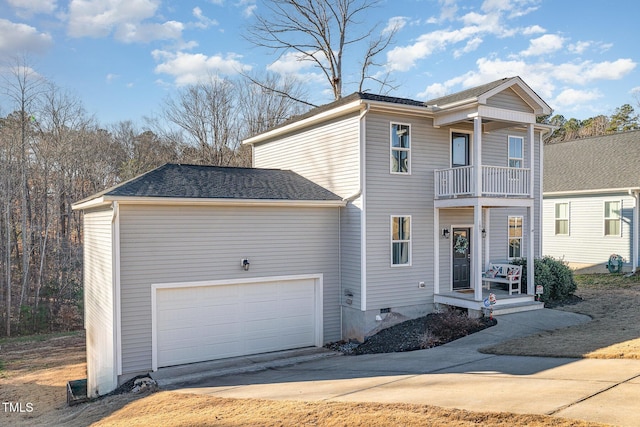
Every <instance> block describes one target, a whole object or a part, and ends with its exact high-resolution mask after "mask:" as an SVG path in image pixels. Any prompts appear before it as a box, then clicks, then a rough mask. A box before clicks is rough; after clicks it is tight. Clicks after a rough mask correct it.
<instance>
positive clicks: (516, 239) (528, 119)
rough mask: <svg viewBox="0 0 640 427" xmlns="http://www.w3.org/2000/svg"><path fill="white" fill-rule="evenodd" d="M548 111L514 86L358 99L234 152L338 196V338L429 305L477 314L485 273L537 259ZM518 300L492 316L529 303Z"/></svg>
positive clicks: (509, 82)
mask: <svg viewBox="0 0 640 427" xmlns="http://www.w3.org/2000/svg"><path fill="white" fill-rule="evenodd" d="M550 111H551V110H550V108H549V106H548V105H547V104H546V103H545V102H544V101H543V100H542V99H541V98H540V97H539V96H538V95H537V94H536V93H535V92H534V91H533V90H532V89H531V88H530V87H529V86H527V85H526V84H525V83H524V82H523V81H522V80H521V79H520V78H519V77H514V78H505V79H501V80H498V81H495V82H492V83H489V84H485V85H482V86H479V87H476V88H472V89H469V90H466V91H463V92H460V93H456V94H453V95H450V96H446V97H442V98H438V99H434V100H432V101H428V102H426V103H425V102H419V101H413V100H408V99H400V98H392V97H386V96H379V95H371V94H366V93H355V94H353V95H351V96H348V97H346V98H343V99H341V100H340V101H337V102H334V103H332V104H329V105H326V106H324V107H322V108H320V109H316V110H313V111H311V112H309V113H308V114H306V115H305V116H302V117H297V118H295V119H294V120H292V121H291V122H289V123H285V124H284V125H282V126H280V127H278V128H276V129H272V130H271V131H269V132H266V133H263V134H261V135H257V136H255V137H253V138H250V139H248V140H247V141H245V143H246V144H251V145H252V147H253V159H254V166H255V167H258V168H283V169H289V170H292V171H294V172H297V173H299V174H300V175H302V176H304V177H306V178H308V179H309V180H311V181H313V182H315V183H317V184H319V185H321V186H323V187H324V188H327V189H329V190H331V191H332V192H334V193H335V194H337V195H339V196H340V197H342V198H343V199H344V200H346V201H347V205H346V206H345V207H344V208H343V209H342V210H341V214H340V241H341V244H340V250H341V252H340V284H341V292H340V295H341V308H342V326H343V330H342V334H343V337H345V338H357V339H363V338H364V337H365V336H366V334H367V331H369V330H371V329H372V328H373V327H375V325H376V319H380V314H381V313H385V312H388V311H394V312H399V313H402V314H404V315H406V316H408V317H415V316H417V315H420V314H425V313H427V312H429V311H431V310H433V308H432V305H433V304H434V303H436V304H437V303H443V304H450V305H454V306H459V307H465V308H468V309H471V310H475V311H478V310H480V309H481V308H482V306H483V303H484V297H483V294H482V280H481V277H482V272H483V271H484V270H485V267H486V266H487V264H488V263H489V261H490V260H504V261H505V262H507V261H508V260H509V259H513V258H520V257H528V260H529V261H531V259H532V257H531V256H529V255H533V256H540V254H541V249H540V243H541V242H540V231H541V223H540V221H541V173H540V171H541V161H542V147H543V143H542V137H543V135H544V134H545V133H546V132H548V131H549V128H548V127H547V126H543V125H538V124H536V118H537V117H538V116H540V115H545V114H549V113H550ZM528 272H529V274H530V276H529V280H528V283H529V284H530V286H529V287H528V289H526V290H524V292H523V294H526V296H524V297H523V296H519V297H518V296H514V297H513V298H510V299H509V298H507V299H504V300H502V301H499V303H506V302H511V303H512V304H515V303H519V302H525V301H530V300H531V299H532V298H533V297H532V295H533V294H534V289H533V287H532V286H533V283H534V280H533V277H532V276H531V275H532V274H533V268H528Z"/></svg>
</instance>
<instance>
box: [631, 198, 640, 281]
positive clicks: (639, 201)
mask: <svg viewBox="0 0 640 427" xmlns="http://www.w3.org/2000/svg"><path fill="white" fill-rule="evenodd" d="M629 194H630V195H631V196H632V197H633V198H634V205H633V232H632V233H631V239H632V242H631V274H635V273H636V270H637V269H638V236H639V235H640V233H639V231H640V230H638V226H639V225H640V218H638V215H639V214H640V206H639V205H640V190H637V189H629Z"/></svg>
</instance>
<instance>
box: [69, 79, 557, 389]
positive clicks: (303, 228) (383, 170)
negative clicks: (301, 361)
mask: <svg viewBox="0 0 640 427" xmlns="http://www.w3.org/2000/svg"><path fill="white" fill-rule="evenodd" d="M549 112H550V108H549V107H548V105H547V104H546V103H545V102H544V101H543V100H542V99H541V98H539V97H538V95H537V94H536V93H535V92H534V91H533V90H532V89H531V88H530V87H529V86H527V85H526V83H524V82H523V81H522V80H521V79H520V78H519V77H513V78H505V79H501V80H497V81H495V82H491V83H487V84H485V85H482V86H479V87H476V88H472V89H469V90H465V91H463V92H459V93H456V94H453V95H449V96H446V97H443V98H439V99H435V100H432V101H427V102H421V101H415V100H410V99H403V98H394V97H388V96H379V95H372V94H366V93H355V94H352V95H349V96H347V97H345V98H342V99H340V100H338V101H336V102H334V103H331V104H328V105H325V106H322V107H319V108H317V109H313V110H311V111H309V112H308V113H306V114H304V115H302V116H299V117H295V118H292V119H290V120H289V121H286V122H285V123H283V124H282V125H280V126H278V127H275V128H273V129H271V130H269V131H267V132H264V133H262V134H259V135H256V136H253V137H251V138H249V139H247V140H245V141H244V144H249V145H251V147H252V152H253V162H254V164H253V168H221V167H207V166H188V165H186V166H185V165H165V166H163V167H160V168H158V169H155V170H154V171H151V172H149V173H147V174H144V175H142V176H140V177H138V178H136V179H134V180H132V181H129V182H126V183H123V184H121V185H120V186H117V187H115V188H112V189H109V190H105V191H104V192H102V193H99V194H96V195H94V196H92V197H90V198H88V199H86V200H83V201H80V202H78V203H76V204H75V205H74V209H79V210H83V211H84V212H85V228H84V232H85V290H86V295H87V316H86V321H87V324H86V329H87V338H88V339H89V337H91V339H92V340H93V341H92V342H91V343H89V342H88V345H87V351H88V356H87V362H88V371H89V372H88V388H89V394H90V395H91V396H96V395H100V394H104V393H107V392H109V391H111V390H112V389H113V388H115V386H117V385H118V384H120V383H122V382H123V381H125V380H127V379H128V378H131V377H133V376H135V375H137V374H140V373H144V372H148V371H151V370H156V369H161V368H162V367H164V366H169V365H175V364H183V363H193V362H197V361H203V360H212V359H217V358H222V357H233V356H238V355H243V354H253V353H260V352H265V351H273V350H279V349H287V348H295V347H305V346H314V345H315V346H321V345H323V344H324V343H326V342H330V341H336V340H339V339H357V340H360V341H362V340H364V339H366V337H368V336H369V335H370V334H371V332H372V331H373V330H376V329H380V328H381V327H384V326H388V323H385V322H386V318H387V314H388V313H394V314H395V316H391V317H393V318H396V319H397V318H415V317H418V316H420V315H424V314H427V313H429V312H432V311H433V310H434V308H435V307H436V306H437V305H439V304H447V305H453V306H457V307H462V308H465V309H468V310H469V313H470V314H474V315H480V313H481V310H482V309H483V307H484V304H485V302H484V300H485V297H487V296H488V291H487V290H485V289H484V288H483V271H484V270H485V269H486V267H487V266H488V264H489V262H490V261H500V262H509V260H511V259H515V258H522V257H527V260H528V263H529V265H531V263H532V262H533V261H532V259H533V258H534V257H535V256H540V254H541V253H542V250H541V241H542V239H541V231H540V230H541V228H542V227H541V221H542V196H541V188H542V186H541V180H542V176H541V165H542V149H543V144H542V139H543V136H544V134H545V133H547V132H548V131H549V130H550V128H549V127H547V126H544V125H540V124H537V123H536V118H537V117H538V116H540V115H544V114H549ZM528 271H529V273H528V277H527V279H528V287H526V288H524V287H523V288H522V289H521V292H516V294H515V295H510V293H507V292H506V291H505V292H503V293H502V294H500V296H499V298H498V306H502V307H516V306H517V307H519V308H521V307H525V308H527V309H537V308H541V304H540V303H537V302H535V301H534V280H535V277H534V275H533V268H529V269H528ZM491 292H499V291H498V290H495V288H494V287H492V289H491Z"/></svg>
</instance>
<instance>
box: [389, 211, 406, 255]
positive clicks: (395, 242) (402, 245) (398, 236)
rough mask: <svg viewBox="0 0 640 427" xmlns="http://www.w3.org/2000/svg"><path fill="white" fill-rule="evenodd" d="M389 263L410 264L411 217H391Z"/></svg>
mask: <svg viewBox="0 0 640 427" xmlns="http://www.w3.org/2000/svg"><path fill="white" fill-rule="evenodd" d="M391 265H392V266H402V265H411V217H410V216H392V217H391Z"/></svg>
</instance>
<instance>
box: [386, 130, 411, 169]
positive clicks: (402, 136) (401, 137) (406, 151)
mask: <svg viewBox="0 0 640 427" xmlns="http://www.w3.org/2000/svg"><path fill="white" fill-rule="evenodd" d="M390 147H391V173H399V174H410V173H411V126H410V125H406V124H400V123H391V138H390Z"/></svg>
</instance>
